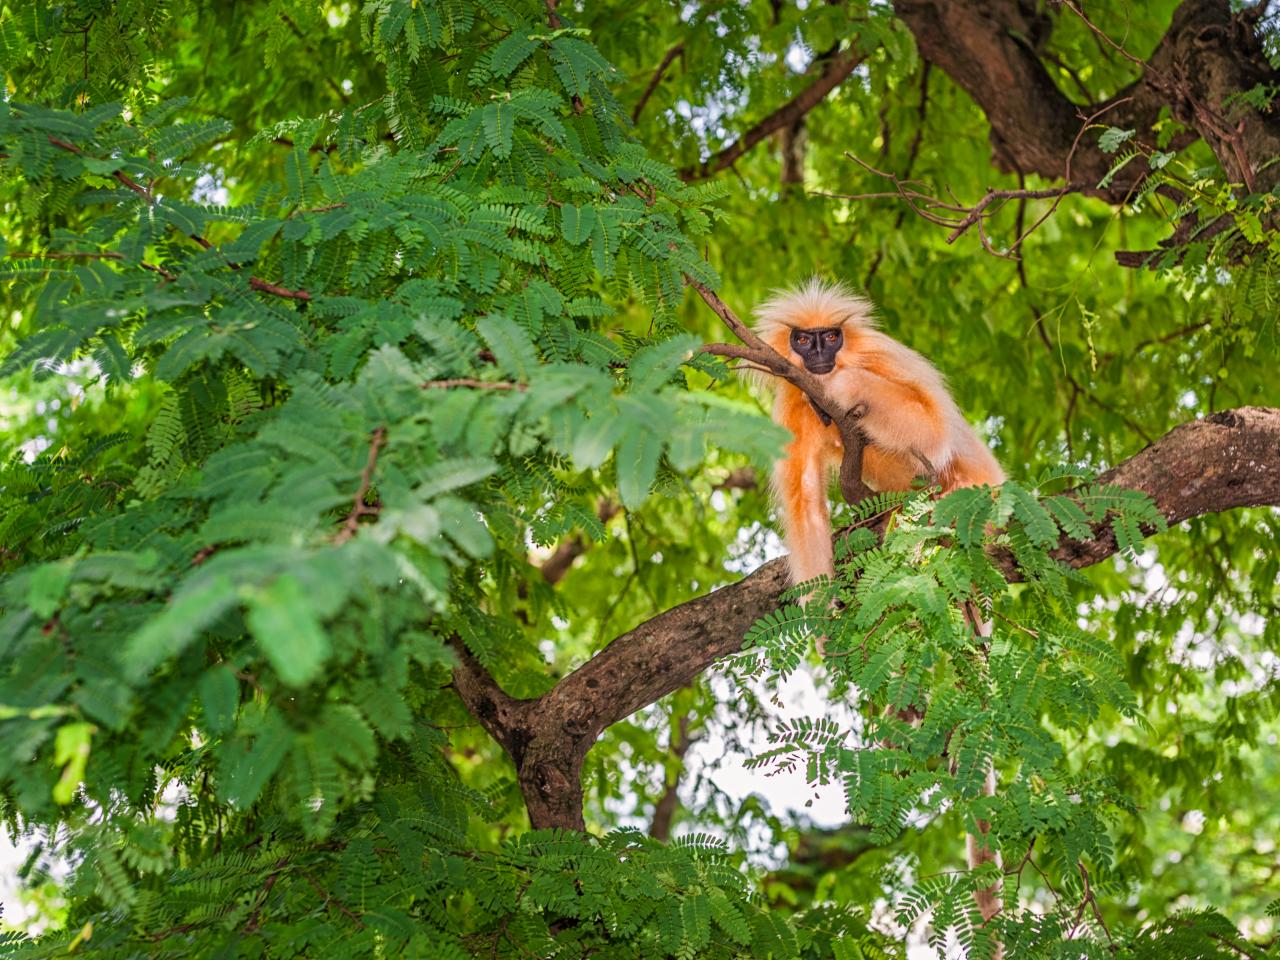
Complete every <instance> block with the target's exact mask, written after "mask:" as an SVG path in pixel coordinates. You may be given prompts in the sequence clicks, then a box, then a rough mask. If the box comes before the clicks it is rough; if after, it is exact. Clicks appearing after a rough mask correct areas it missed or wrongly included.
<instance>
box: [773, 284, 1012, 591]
mask: <svg viewBox="0 0 1280 960" xmlns="http://www.w3.org/2000/svg"><path fill="white" fill-rule="evenodd" d="M756 318H757V322H756V325H755V329H756V332H757V333H758V334H759V335H760V337H761V339H763V340H764V341H765V342H766V343H768V344H769V346H771V347H773V349H775V350H777V351H778V352H779V353H780V354H782V355H783V356H784V357H787V358H788V359H789V360H791V362H792V363H803V364H804V367H805V369H807V370H808V371H809V372H810V373H815V374H818V375H820V376H822V377H824V379H825V380H826V381H827V387H828V390H829V391H830V392H831V393H833V394H834V395H835V396H838V397H840V398H841V399H843V400H844V402H845V403H846V405H847V406H848V407H850V408H853V407H859V406H860V407H862V408H864V409H865V411H866V412H865V414H864V415H863V417H862V420H861V427H862V430H863V432H864V433H865V434H866V436H867V439H868V440H869V441H870V442H869V443H868V445H867V447H866V449H865V450H864V451H863V458H862V479H863V482H865V483H866V484H867V486H869V487H871V489H873V490H878V491H883V490H909V489H910V488H911V482H912V480H914V479H915V477H916V476H917V475H919V474H922V473H926V472H927V471H928V468H929V467H931V468H932V469H933V470H934V471H935V472H936V477H935V479H936V481H937V482H939V483H941V484H942V489H943V490H944V491H950V490H954V489H955V488H956V487H965V486H977V485H979V484H984V483H986V484H991V485H993V486H994V485H996V484H999V483H1002V482H1003V481H1004V472H1003V471H1002V470H1001V469H1000V464H998V463H997V462H996V458H995V457H994V456H993V455H992V454H991V451H990V450H989V449H988V448H987V445H986V444H985V443H983V442H982V440H981V439H980V438H979V437H978V435H977V434H976V433H974V432H973V428H972V427H970V426H969V424H968V422H967V421H966V420H965V418H964V415H963V414H962V413H961V412H960V410H959V408H958V407H956V404H955V401H954V400H952V399H951V394H950V393H948V392H947V388H946V384H945V383H944V382H943V379H942V375H941V374H940V373H938V371H937V370H936V369H934V367H933V365H932V364H930V363H929V361H928V360H926V359H925V358H924V357H922V356H920V354H918V353H916V352H915V351H914V350H912V349H911V348H909V347H906V346H903V345H902V344H901V343H898V341H896V340H894V339H893V338H892V337H890V336H888V335H886V334H884V333H881V332H880V331H879V330H878V329H876V324H875V320H874V319H873V315H872V306H871V304H870V303H869V302H868V301H867V300H864V299H863V298H862V297H858V296H855V295H854V294H852V293H851V292H849V290H847V289H846V288H845V287H844V286H842V285H840V284H838V283H824V282H823V281H822V280H819V279H816V278H815V279H813V280H810V281H809V282H808V283H806V284H804V285H803V286H802V287H800V288H799V289H796V290H788V291H785V292H782V293H779V294H778V295H776V296H774V297H773V298H772V299H770V300H768V301H766V302H765V303H763V304H761V305H760V306H759V307H758V308H757V309H756ZM776 389H777V394H776V397H775V400H774V407H773V419H774V420H776V421H777V422H778V423H780V424H781V425H782V426H784V427H786V428H787V429H788V430H790V431H791V433H792V435H793V436H794V438H795V439H794V440H792V442H791V443H790V445H788V447H787V449H786V455H785V458H784V459H782V460H779V461H778V463H777V465H776V466H775V467H774V473H773V487H774V494H775V496H776V498H777V501H778V504H779V506H780V507H781V509H782V523H783V532H784V534H785V540H786V544H787V549H788V550H789V551H790V554H791V556H790V557H789V559H788V562H789V565H790V571H791V582H792V583H800V582H802V581H805V580H810V579H812V578H814V577H817V576H820V575H822V574H826V575H827V576H832V575H834V573H835V568H834V564H833V559H832V550H831V514H830V507H829V505H828V503H827V487H828V484H829V483H830V480H831V476H832V474H833V473H834V472H835V470H836V469H838V467H839V466H840V461H841V457H842V455H843V449H842V447H843V445H842V444H841V442H840V431H839V430H838V429H837V427H836V426H835V424H834V423H832V422H831V418H830V417H828V416H827V415H826V414H825V413H824V412H820V411H819V410H818V409H817V408H815V407H814V405H813V404H812V403H810V401H809V398H808V397H807V396H806V395H805V394H804V393H802V392H801V391H800V390H799V388H797V387H794V386H792V385H791V384H789V383H787V382H786V381H782V380H779V381H778V382H777V386H776ZM921 456H923V457H924V458H925V459H926V460H927V462H928V467H926V466H925V464H924V462H923V461H922V460H921Z"/></svg>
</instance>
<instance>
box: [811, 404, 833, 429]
mask: <svg viewBox="0 0 1280 960" xmlns="http://www.w3.org/2000/svg"><path fill="white" fill-rule="evenodd" d="M809 406H811V407H813V412H814V413H816V414H817V415H818V419H819V420H821V421H822V425H823V426H824V427H829V426H831V414H829V413H827V411H825V410H823V409H822V408H821V407H820V406H818V405H817V404H816V403H814V402H813V397H810V398H809Z"/></svg>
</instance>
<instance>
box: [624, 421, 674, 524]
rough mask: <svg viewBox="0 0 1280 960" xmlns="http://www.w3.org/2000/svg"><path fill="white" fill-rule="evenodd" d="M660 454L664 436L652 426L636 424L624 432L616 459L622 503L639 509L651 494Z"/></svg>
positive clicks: (630, 507) (631, 508)
mask: <svg viewBox="0 0 1280 960" xmlns="http://www.w3.org/2000/svg"><path fill="white" fill-rule="evenodd" d="M661 455H662V437H661V435H660V434H659V433H658V431H657V430H655V429H653V428H652V427H651V426H644V427H639V428H637V427H634V426H633V427H632V428H631V429H629V430H627V432H626V433H625V434H623V437H622V442H621V443H620V444H619V445H618V455H617V459H616V461H615V462H616V463H617V469H618V495H619V496H620V497H621V498H622V505H623V506H624V507H626V508H627V509H628V510H634V509H636V508H637V507H639V506H640V505H641V504H642V503H644V501H645V498H646V497H648V495H649V487H650V485H652V483H653V478H654V476H655V475H656V474H657V472H658V458H659V457H660V456H661Z"/></svg>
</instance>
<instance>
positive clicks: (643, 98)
mask: <svg viewBox="0 0 1280 960" xmlns="http://www.w3.org/2000/svg"><path fill="white" fill-rule="evenodd" d="M683 53H684V44H683V43H677V44H676V45H675V46H674V47H672V48H671V49H670V50H668V51H667V53H666V56H664V57H663V58H662V62H661V63H660V64H658V69H657V70H655V71H653V77H652V78H651V79H650V80H649V85H648V86H647V87H645V88H644V93H642V94H640V99H639V100H637V101H636V105H635V108H634V109H632V111H631V122H632V123H639V122H640V114H641V113H642V112H643V111H644V108H645V104H647V103H648V102H649V98H650V97H651V96H653V92H654V91H655V90H657V89H658V84H660V83H661V82H662V75H663V74H665V73H666V72H667V67H669V66H671V63H672V61H673V60H675V58H676V57H678V56H680V55H681V54H683Z"/></svg>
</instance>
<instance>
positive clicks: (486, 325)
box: [476, 314, 538, 382]
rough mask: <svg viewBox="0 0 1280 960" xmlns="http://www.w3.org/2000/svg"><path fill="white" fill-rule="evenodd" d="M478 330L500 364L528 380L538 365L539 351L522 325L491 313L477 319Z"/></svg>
mask: <svg viewBox="0 0 1280 960" xmlns="http://www.w3.org/2000/svg"><path fill="white" fill-rule="evenodd" d="M476 330H478V331H479V333H480V336H482V337H484V340H485V343H487V344H488V345H489V349H490V350H492V351H493V355H494V356H495V357H496V358H497V360H498V366H499V367H501V368H502V370H503V371H504V372H508V373H510V374H512V375H513V376H514V377H515V378H516V379H517V380H519V381H520V382H527V381H528V379H529V377H530V375H531V374H532V373H533V371H534V368H535V367H537V365H538V352H537V350H535V349H534V346H533V342H532V341H531V340H530V339H529V335H528V334H527V333H525V332H524V330H523V329H521V327H520V325H519V324H517V323H514V322H512V321H511V320H508V319H507V318H506V317H500V316H495V315H492V314H491V315H489V316H486V317H481V318H480V319H479V320H477V321H476Z"/></svg>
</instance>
